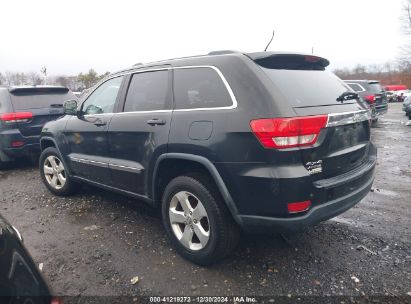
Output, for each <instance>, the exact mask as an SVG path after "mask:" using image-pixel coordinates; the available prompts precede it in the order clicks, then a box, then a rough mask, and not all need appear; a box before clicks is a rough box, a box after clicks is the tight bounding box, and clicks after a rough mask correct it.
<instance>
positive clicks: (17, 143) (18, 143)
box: [11, 140, 25, 148]
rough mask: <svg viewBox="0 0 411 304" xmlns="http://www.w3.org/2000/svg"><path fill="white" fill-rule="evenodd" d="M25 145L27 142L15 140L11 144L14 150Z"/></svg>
mask: <svg viewBox="0 0 411 304" xmlns="http://www.w3.org/2000/svg"><path fill="white" fill-rule="evenodd" d="M24 144H25V142H24V141H22V140H13V141H12V142H11V146H12V147H13V148H20V147H22V146H24Z"/></svg>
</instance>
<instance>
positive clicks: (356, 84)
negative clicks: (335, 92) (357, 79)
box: [347, 83, 365, 92]
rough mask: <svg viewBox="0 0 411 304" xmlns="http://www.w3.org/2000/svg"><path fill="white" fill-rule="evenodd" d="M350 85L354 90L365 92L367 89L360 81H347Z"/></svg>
mask: <svg viewBox="0 0 411 304" xmlns="http://www.w3.org/2000/svg"><path fill="white" fill-rule="evenodd" d="M347 84H348V86H349V87H350V88H351V89H353V91H354V92H364V91H365V89H364V88H363V87H362V86H361V85H359V84H358V83H347Z"/></svg>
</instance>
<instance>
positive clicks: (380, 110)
mask: <svg viewBox="0 0 411 304" xmlns="http://www.w3.org/2000/svg"><path fill="white" fill-rule="evenodd" d="M344 81H345V83H346V84H347V85H348V86H349V87H350V88H351V89H352V90H353V91H354V92H356V93H357V94H358V95H359V96H360V97H361V98H362V99H363V100H365V101H366V102H367V104H368V105H369V107H370V109H371V120H372V122H374V123H376V122H377V120H378V117H379V116H381V115H383V114H385V113H387V111H388V103H387V100H388V99H387V94H386V93H385V91H384V89H383V88H382V87H381V85H380V82H379V81H377V80H344Z"/></svg>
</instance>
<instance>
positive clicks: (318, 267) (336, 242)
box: [0, 104, 411, 302]
mask: <svg viewBox="0 0 411 304" xmlns="http://www.w3.org/2000/svg"><path fill="white" fill-rule="evenodd" d="M400 108H401V105H400V104H390V109H389V113H388V114H387V115H386V116H384V117H383V118H382V119H380V122H379V124H378V126H377V127H376V128H373V129H372V137H373V141H374V143H375V144H376V145H377V147H378V149H379V150H378V165H377V175H376V180H375V183H374V188H373V189H372V191H371V192H370V193H369V195H368V196H367V197H366V198H365V199H364V200H363V201H362V202H361V203H359V204H358V205H357V206H356V207H354V208H352V209H351V210H349V211H347V212H346V213H344V214H343V215H341V216H339V217H337V218H335V219H333V220H329V221H327V222H324V223H322V224H320V225H318V226H316V227H311V228H307V229H306V231H305V232H303V233H299V234H290V235H287V236H278V235H275V236H270V237H268V236H259V237H255V236H244V237H243V238H242V240H241V243H240V246H239V247H238V249H237V250H236V252H235V253H234V255H232V256H231V257H229V258H227V259H226V260H224V261H222V262H221V263H219V264H218V265H215V266H213V267H209V268H204V267H199V266H195V265H193V264H191V263H189V262H187V261H185V260H183V259H182V258H181V257H180V256H178V255H177V254H176V252H175V251H174V250H173V249H172V248H171V247H170V245H169V243H168V242H167V239H166V237H165V234H164V231H163V228H162V223H161V220H160V214H159V212H158V211H157V210H152V209H150V208H149V207H147V206H145V205H144V203H142V202H139V201H135V200H131V199H128V198H126V197H123V196H119V195H117V194H112V193H109V192H106V191H103V190H100V189H96V188H92V187H87V186H85V187H84V188H83V189H82V191H80V192H79V193H78V194H77V195H75V196H72V197H71V198H58V197H55V196H53V195H51V194H50V193H49V192H48V191H47V190H46V189H45V187H44V186H43V185H42V183H41V181H40V178H39V174H38V170H37V168H36V167H35V166H33V165H30V164H23V163H21V164H17V168H14V169H10V170H7V171H2V172H0V193H1V197H0V213H2V214H3V215H4V216H5V217H6V218H7V219H8V220H9V221H10V222H11V223H13V225H15V226H16V227H17V228H18V229H19V230H20V231H21V232H22V234H23V236H24V238H25V244H26V246H27V248H28V249H29V251H30V252H31V254H32V255H33V258H34V260H35V261H36V262H37V263H43V265H44V267H43V273H44V276H45V277H46V279H47V280H48V281H49V283H50V285H51V286H52V288H53V289H54V291H55V293H56V294H58V295H63V296H67V295H72V296H78V295H82V296H94V295H106V296H119V295H156V296H163V295H173V296H177V295H184V296H189V295H191V296H196V295H219V296H222V295H226V296H229V295H266V296H267V295H270V296H278V295H282V296H285V297H286V298H290V297H291V298H292V299H296V297H298V296H313V295H317V296H327V295H330V296H333V295H343V296H384V295H386V296H390V297H393V298H394V299H395V298H396V297H397V296H406V298H405V300H404V301H405V302H406V301H407V300H409V301H410V302H411V297H409V296H410V295H411V283H410V282H411V267H410V265H411V238H410V229H411V220H410V219H411V206H410V205H411V154H410V151H411V150H410V148H411V126H406V125H405V122H406V121H407V120H406V117H405V115H404V114H403V112H402V111H401V109H400ZM135 276H138V277H139V282H138V283H136V284H135V285H132V284H131V283H130V280H131V279H132V278H133V277H135ZM407 295H408V297H407Z"/></svg>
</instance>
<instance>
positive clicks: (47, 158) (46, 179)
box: [40, 147, 76, 196]
mask: <svg viewBox="0 0 411 304" xmlns="http://www.w3.org/2000/svg"><path fill="white" fill-rule="evenodd" d="M40 176H41V179H42V180H43V183H44V184H45V185H46V187H47V188H48V189H49V190H50V191H51V192H52V193H54V194H55V195H59V196H68V195H70V194H71V193H72V192H73V190H74V189H75V186H76V184H75V183H74V181H72V179H71V177H70V176H69V175H68V173H67V170H66V168H65V166H64V163H63V161H62V160H61V156H60V153H59V152H58V151H57V149H56V148H54V147H49V148H47V149H45V150H44V151H43V152H42V153H41V155H40Z"/></svg>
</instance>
